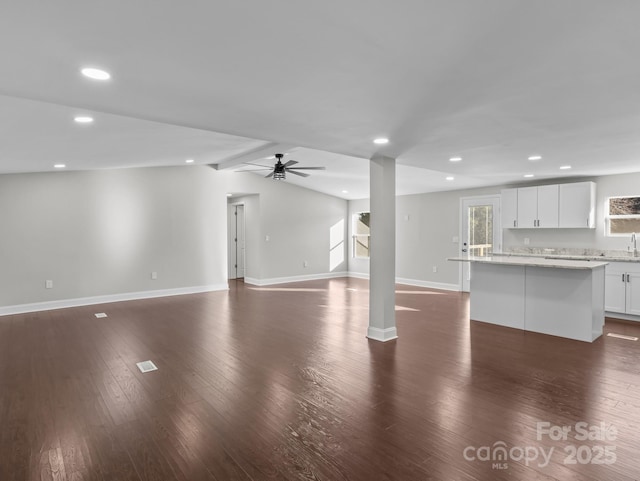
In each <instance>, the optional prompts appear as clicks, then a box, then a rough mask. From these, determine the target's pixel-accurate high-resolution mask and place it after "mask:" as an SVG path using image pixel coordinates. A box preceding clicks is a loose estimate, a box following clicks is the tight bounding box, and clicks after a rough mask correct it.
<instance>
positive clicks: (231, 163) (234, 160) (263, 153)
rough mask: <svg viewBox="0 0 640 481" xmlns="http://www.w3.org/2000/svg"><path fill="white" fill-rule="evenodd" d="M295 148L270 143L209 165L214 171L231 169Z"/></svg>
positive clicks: (289, 145)
mask: <svg viewBox="0 0 640 481" xmlns="http://www.w3.org/2000/svg"><path fill="white" fill-rule="evenodd" d="M294 147H296V146H295V145H291V144H281V143H277V142H270V143H268V144H266V145H263V146H262V147H258V148H257V149H253V150H250V151H248V152H243V153H241V154H236V155H233V156H231V157H228V158H226V159H224V160H222V161H220V162H218V163H217V164H210V165H211V167H213V168H214V169H216V170H225V169H231V168H233V167H237V166H238V165H240V164H243V163H245V162H256V161H258V160H265V159H266V158H267V157H271V156H273V155H275V154H277V153H283V154H284V153H286V152H288V151H289V150H291V149H293V148H294Z"/></svg>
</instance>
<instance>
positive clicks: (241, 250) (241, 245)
mask: <svg viewBox="0 0 640 481" xmlns="http://www.w3.org/2000/svg"><path fill="white" fill-rule="evenodd" d="M228 220H229V223H228V232H229V249H228V253H229V269H228V270H229V279H242V278H244V273H245V245H246V243H245V223H244V205H242V204H234V205H230V206H229V213H228Z"/></svg>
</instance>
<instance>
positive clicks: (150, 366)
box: [136, 361, 158, 372]
mask: <svg viewBox="0 0 640 481" xmlns="http://www.w3.org/2000/svg"><path fill="white" fill-rule="evenodd" d="M136 366H138V369H140V372H150V371H157V370H158V367H157V366H156V365H155V364H154V363H153V362H151V361H142V362H138V363H136Z"/></svg>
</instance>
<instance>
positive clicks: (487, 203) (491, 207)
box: [460, 195, 502, 292]
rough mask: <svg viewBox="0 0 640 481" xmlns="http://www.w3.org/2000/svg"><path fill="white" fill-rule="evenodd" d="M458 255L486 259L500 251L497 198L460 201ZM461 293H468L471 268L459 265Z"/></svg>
mask: <svg viewBox="0 0 640 481" xmlns="http://www.w3.org/2000/svg"><path fill="white" fill-rule="evenodd" d="M460 219H461V226H460V251H461V252H460V255H461V256H477V257H485V256H488V255H491V254H492V253H493V252H500V251H501V250H502V226H501V225H500V196H499V195H491V196H484V197H466V198H462V199H461V212H460ZM460 266H461V267H460V278H461V282H460V290H462V291H464V292H469V288H470V284H471V265H470V263H469V262H461V263H460Z"/></svg>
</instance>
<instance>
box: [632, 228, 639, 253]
mask: <svg viewBox="0 0 640 481" xmlns="http://www.w3.org/2000/svg"><path fill="white" fill-rule="evenodd" d="M631 244H633V257H638V244H637V242H636V233H635V232H634V233H633V234H631Z"/></svg>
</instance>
